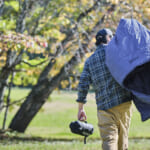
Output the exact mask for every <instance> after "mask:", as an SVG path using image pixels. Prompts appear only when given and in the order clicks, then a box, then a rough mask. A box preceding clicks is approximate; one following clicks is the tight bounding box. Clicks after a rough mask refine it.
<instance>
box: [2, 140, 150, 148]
mask: <svg viewBox="0 0 150 150" xmlns="http://www.w3.org/2000/svg"><path fill="white" fill-rule="evenodd" d="M149 142H150V141H148V140H136V141H135V140H130V141H129V150H150V146H149ZM0 149H1V150H102V149H101V142H100V141H88V142H87V144H83V142H79V141H73V142H48V141H44V142H18V141H14V142H13V143H12V142H9V141H5V142H3V143H1V144H0Z"/></svg>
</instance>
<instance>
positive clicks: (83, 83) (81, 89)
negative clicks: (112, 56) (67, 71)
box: [76, 61, 91, 103]
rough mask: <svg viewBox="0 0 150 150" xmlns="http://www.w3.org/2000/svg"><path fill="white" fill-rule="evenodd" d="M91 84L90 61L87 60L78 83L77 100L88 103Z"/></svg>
mask: <svg viewBox="0 0 150 150" xmlns="http://www.w3.org/2000/svg"><path fill="white" fill-rule="evenodd" d="M90 84H91V76H90V71H89V64H88V61H86V62H85V65H84V69H83V72H82V74H81V76H80V81H79V85H78V99H77V100H76V101H77V102H80V103H86V102H87V100H86V97H87V93H88V90H89V86H90Z"/></svg>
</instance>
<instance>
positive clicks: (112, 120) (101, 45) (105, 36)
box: [77, 28, 131, 150]
mask: <svg viewBox="0 0 150 150" xmlns="http://www.w3.org/2000/svg"><path fill="white" fill-rule="evenodd" d="M111 38H112V32H111V30H110V29H107V28H104V29H101V30H100V31H99V32H98V33H97V35H96V46H97V49H96V51H95V52H94V53H93V54H92V55H91V56H90V57H89V58H88V59H87V60H86V62H85V65H84V69H83V72H82V74H81V77H80V82H79V86H78V99H77V102H78V105H79V106H78V109H79V110H78V119H79V120H81V121H84V120H86V118H87V117H86V113H85V110H84V104H85V103H86V96H87V93H88V89H89V86H90V84H92V85H93V89H94V91H95V94H96V104H97V110H98V111H97V116H98V126H99V130H100V135H101V139H102V148H103V150H127V149H128V129H129V124H130V118H131V94H130V93H129V92H128V91H126V90H125V89H123V88H122V87H121V86H120V85H119V84H118V83H117V82H116V81H115V80H114V78H113V77H112V75H111V74H110V72H109V70H108V68H107V67H106V64H105V51H106V47H107V44H108V43H109V42H110V40H111ZM118 63H119V62H118Z"/></svg>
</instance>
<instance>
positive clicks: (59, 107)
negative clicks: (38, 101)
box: [0, 88, 150, 150]
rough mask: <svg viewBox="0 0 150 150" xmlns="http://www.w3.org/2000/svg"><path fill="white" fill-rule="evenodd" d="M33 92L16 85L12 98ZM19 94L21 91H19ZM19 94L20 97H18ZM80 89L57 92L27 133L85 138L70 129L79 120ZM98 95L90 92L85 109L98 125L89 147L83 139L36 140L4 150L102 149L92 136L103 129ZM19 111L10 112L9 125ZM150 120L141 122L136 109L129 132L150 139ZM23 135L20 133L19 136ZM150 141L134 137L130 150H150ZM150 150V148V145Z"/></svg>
mask: <svg viewBox="0 0 150 150" xmlns="http://www.w3.org/2000/svg"><path fill="white" fill-rule="evenodd" d="M28 92H29V89H19V88H14V89H13V92H12V95H11V96H12V97H13V98H14V99H15V98H16V99H18V98H20V97H21V96H26V95H27V93H28ZM18 93H19V94H18ZM16 95H17V96H16ZM76 98H77V92H76V91H73V92H72V91H70V92H67V91H55V92H53V93H52V95H51V96H50V98H49V100H48V101H47V102H46V103H45V104H44V105H43V107H42V109H41V110H40V111H39V113H38V114H37V115H36V117H35V118H34V119H33V120H32V122H31V123H30V125H29V126H28V128H27V130H26V132H25V134H24V136H31V137H43V138H51V139H60V140H61V139H68V140H69V139H70V140H73V139H74V140H75V139H76V140H83V137H81V136H79V135H75V134H72V133H71V132H70V129H69V124H70V122H71V121H75V120H77V108H78V105H77V103H76V101H75V100H76ZM94 99H95V98H94V94H93V93H90V94H89V95H88V102H87V104H85V110H86V113H87V121H88V122H89V123H91V124H93V126H94V133H93V135H91V136H90V137H89V138H88V141H89V142H88V144H87V145H86V146H85V145H84V144H83V143H82V142H79V141H75V142H73V143H51V142H46V143H45V142H44V143H43V142H42V143H39V142H37V143H36V142H35V143H32V142H31V143H30V142H29V143H27V142H26V143H22V142H19V143H14V142H13V144H12V143H11V144H10V145H9V144H8V145H7V146H5V145H0V150H1V149H2V150H30V149H32V150H37V149H40V150H48V149H52V150H60V149H61V150H70V149H73V150H80V149H81V150H84V149H85V150H96V149H100V147H101V146H100V145H101V144H100V143H99V142H100V141H98V142H94V141H92V142H91V141H90V139H94V140H95V139H96V140H97V139H100V136H99V130H98V127H97V111H96V104H95V100H94ZM16 111H17V107H16V108H15V109H14V110H12V111H9V113H8V118H7V122H6V125H7V126H8V125H9V123H10V121H11V119H12V117H13V116H14V114H15V112H16ZM3 115H4V113H3V112H2V113H1V115H0V126H2V121H3ZM149 125H150V120H148V121H145V122H141V118H140V114H139V112H137V110H136V108H135V107H134V109H133V116H132V121H131V127H130V132H129V137H130V138H137V137H140V138H150V130H149ZM18 136H19V135H18ZM149 142H150V141H148V140H146V141H145V140H138V141H136V140H135V141H133V140H130V143H129V145H130V147H129V150H141V149H143V148H142V146H143V143H144V150H148V148H149V147H150V146H149V144H148V143H149ZM149 150H150V148H149Z"/></svg>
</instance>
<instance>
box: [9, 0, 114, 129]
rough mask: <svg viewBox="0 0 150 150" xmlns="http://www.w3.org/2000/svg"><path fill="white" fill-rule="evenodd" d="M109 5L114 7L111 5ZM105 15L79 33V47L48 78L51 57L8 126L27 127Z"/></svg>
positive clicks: (63, 45)
mask: <svg viewBox="0 0 150 150" xmlns="http://www.w3.org/2000/svg"><path fill="white" fill-rule="evenodd" d="M98 6H99V5H98V1H96V2H95V3H94V5H93V6H92V7H91V8H89V9H88V10H86V11H85V12H83V13H81V14H80V15H79V17H78V18H77V22H76V26H75V27H74V28H73V29H72V30H73V31H74V32H71V33H69V34H68V36H66V38H65V39H64V40H63V41H62V47H66V45H67V44H68V42H69V40H68V39H72V38H73V36H75V34H79V33H78V24H79V22H80V21H81V20H82V19H83V18H84V17H86V16H87V15H88V14H89V13H90V12H91V11H92V10H95V9H96V8H97V7H98ZM111 7H114V6H113V5H112V6H111ZM104 18H105V15H104V14H103V15H102V18H101V19H100V20H98V22H97V23H96V24H95V26H94V28H93V30H91V31H85V33H81V35H82V37H84V41H83V42H81V40H80V38H79V35H78V36H77V37H78V38H79V39H78V40H79V41H78V42H79V46H78V47H79V48H78V49H77V50H76V52H75V54H73V55H72V56H71V58H70V60H69V61H68V62H66V63H65V64H64V65H63V67H62V68H61V69H60V71H59V72H58V73H57V74H56V75H55V76H54V77H52V78H48V73H49V72H50V71H51V69H52V67H53V66H54V63H55V59H51V60H50V62H49V64H48V65H47V66H46V67H45V69H44V70H43V71H42V73H41V75H40V77H39V80H38V83H37V84H36V85H35V86H34V87H33V88H32V90H31V92H30V94H29V95H28V97H27V98H26V100H25V101H24V103H23V104H22V105H21V107H20V109H19V111H18V112H17V113H16V115H15V117H14V118H13V120H12V122H11V124H10V126H9V128H11V129H13V130H17V131H19V132H24V131H25V129H26V128H27V126H28V124H29V123H30V121H31V120H32V119H33V117H34V116H35V115H36V114H37V112H38V111H39V109H40V108H41V107H42V105H43V104H44V103H45V101H46V100H47V98H48V96H49V95H50V94H51V93H52V91H53V90H54V89H55V88H56V87H57V86H58V85H59V83H60V82H61V81H62V80H63V79H64V78H65V77H66V76H68V74H69V72H70V71H71V70H72V69H73V68H74V67H75V66H76V65H77V64H78V63H79V62H80V61H81V59H82V58H83V57H84V55H85V53H86V52H88V51H89V50H88V47H89V46H90V45H91V40H92V37H93V34H95V31H96V30H98V29H99V27H100V25H101V24H102V23H103V22H104Z"/></svg>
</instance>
